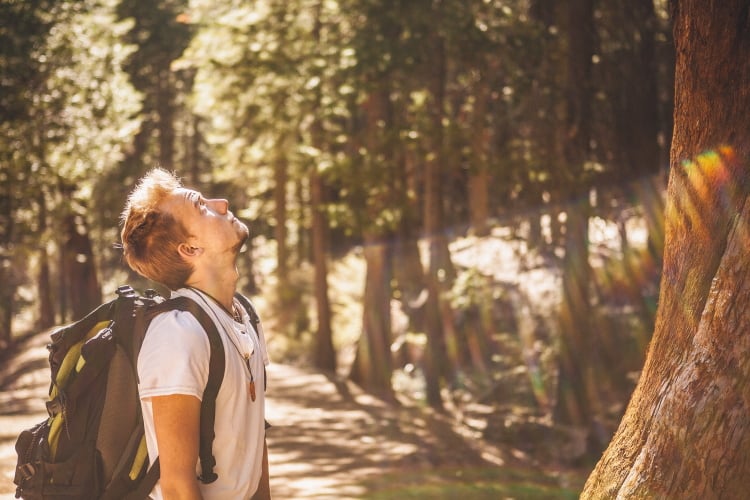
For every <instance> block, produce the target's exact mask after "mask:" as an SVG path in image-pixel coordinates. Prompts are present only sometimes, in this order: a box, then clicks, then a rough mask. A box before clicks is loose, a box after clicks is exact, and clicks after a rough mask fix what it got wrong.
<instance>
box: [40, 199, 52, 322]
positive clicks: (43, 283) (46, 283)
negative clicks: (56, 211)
mask: <svg viewBox="0 0 750 500" xmlns="http://www.w3.org/2000/svg"><path fill="white" fill-rule="evenodd" d="M38 202H39V214H38V220H39V230H38V232H39V234H40V235H44V234H45V233H46V232H47V200H46V196H45V195H44V191H43V190H39V194H38ZM40 243H41V244H40V248H39V275H38V276H37V295H38V297H39V301H38V306H39V318H38V320H37V327H38V328H40V329H43V328H49V327H51V326H53V325H54V324H55V309H54V307H53V305H52V282H51V279H50V270H49V253H48V252H47V245H46V244H45V242H44V241H42V242H40Z"/></svg>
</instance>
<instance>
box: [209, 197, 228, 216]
mask: <svg viewBox="0 0 750 500" xmlns="http://www.w3.org/2000/svg"><path fill="white" fill-rule="evenodd" d="M206 204H207V205H208V206H209V208H211V210H213V211H214V212H216V213H219V214H221V215H226V214H227V212H229V201H227V200H224V199H222V198H216V199H213V200H206Z"/></svg>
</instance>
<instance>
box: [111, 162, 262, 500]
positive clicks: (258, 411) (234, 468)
mask: <svg viewBox="0 0 750 500" xmlns="http://www.w3.org/2000/svg"><path fill="white" fill-rule="evenodd" d="M122 223H123V228H122V234H121V237H122V245H123V251H124V255H125V259H126V261H127V263H128V265H129V266H130V267H131V268H132V269H133V270H135V271H136V272H138V273H139V274H141V275H142V276H144V277H146V278H148V279H150V280H153V281H155V282H158V283H161V284H163V285H165V286H166V287H168V288H169V289H170V290H171V291H172V295H173V296H186V297H189V298H191V299H193V300H194V301H195V302H197V303H198V304H199V305H200V306H201V307H203V308H204V309H205V310H206V312H207V313H208V315H209V316H210V317H211V318H212V319H213V320H214V322H215V323H216V327H217V330H218V331H219V334H220V335H221V337H222V343H223V345H224V352H225V359H226V368H225V373H224V378H223V379H222V383H221V388H220V390H219V393H218V395H217V397H216V420H215V424H214V429H215V432H216V436H215V438H214V443H213V454H214V456H215V458H216V466H215V468H214V472H215V473H216V474H218V479H216V481H214V482H212V483H209V484H203V483H201V482H200V481H199V480H198V479H197V477H196V474H197V473H198V472H200V465H199V461H198V452H199V436H200V431H199V425H200V409H201V398H202V395H203V389H204V388H205V386H206V380H207V378H208V371H209V370H208V365H209V355H210V346H209V341H208V337H207V335H206V334H205V332H204V331H203V328H202V327H201V326H200V324H199V323H198V321H197V320H196V319H195V317H194V316H193V315H192V314H191V313H188V312H182V311H170V312H166V313H163V314H160V315H159V316H157V317H156V318H154V319H153V321H152V322H151V325H150V326H149V329H148V332H147V333H146V338H145V340H144V342H143V347H142V348H141V352H140V355H139V356H138V366H137V368H138V389H139V393H140V397H141V407H142V410H143V420H144V427H145V431H146V443H147V446H148V453H149V457H151V458H152V461H153V459H154V458H155V457H157V456H158V457H159V462H160V467H161V473H160V479H159V482H158V483H157V485H156V487H155V488H154V490H153V491H152V493H151V498H157V499H159V498H164V499H171V498H179V499H194V498H205V499H211V500H213V499H227V500H236V499H248V498H270V493H269V490H268V473H267V472H268V462H267V452H266V449H265V427H264V422H265V420H264V411H265V395H264V390H263V387H264V371H265V365H266V364H268V356H267V353H266V345H265V339H264V336H263V332H262V329H260V328H258V330H259V331H257V332H256V331H255V330H254V329H253V327H252V325H251V323H250V320H249V317H248V315H247V313H246V312H245V310H244V308H243V307H242V306H241V304H239V303H238V301H237V299H236V298H235V297H234V294H235V288H236V284H237V279H238V273H237V267H236V259H237V255H238V254H239V252H240V249H241V248H242V246H243V244H244V243H245V241H246V240H247V238H248V235H249V232H248V228H247V226H246V225H245V224H243V223H242V222H240V221H239V220H238V219H237V218H236V217H235V216H234V215H233V214H232V212H231V211H229V203H228V202H227V200H223V199H206V198H205V197H203V196H202V195H201V193H199V192H197V191H194V190H191V189H186V188H184V187H183V186H182V184H181V183H180V181H179V179H177V178H176V177H175V175H173V174H171V173H169V172H167V171H165V170H162V169H158V168H157V169H154V170H152V171H150V172H149V173H148V174H147V175H146V176H145V177H143V178H142V179H141V180H140V181H139V183H138V185H137V186H136V188H135V189H134V190H133V192H132V193H131V194H130V196H129V198H128V201H127V204H126V206H125V210H124V211H123V214H122ZM256 387H257V388H256Z"/></svg>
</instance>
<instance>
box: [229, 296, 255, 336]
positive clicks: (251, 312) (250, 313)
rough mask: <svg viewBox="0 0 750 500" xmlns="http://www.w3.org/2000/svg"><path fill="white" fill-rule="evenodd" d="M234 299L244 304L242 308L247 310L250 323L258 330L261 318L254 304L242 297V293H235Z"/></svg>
mask: <svg viewBox="0 0 750 500" xmlns="http://www.w3.org/2000/svg"><path fill="white" fill-rule="evenodd" d="M234 297H235V298H236V299H237V300H239V301H240V304H242V307H244V308H245V310H246V311H247V314H248V316H250V323H251V324H252V325H253V328H255V329H256V330H257V329H258V325H260V316H258V312H257V311H256V310H255V306H254V305H253V303H252V302H250V299H248V298H247V297H245V296H244V295H242V294H241V293H240V292H237V293H235V294H234Z"/></svg>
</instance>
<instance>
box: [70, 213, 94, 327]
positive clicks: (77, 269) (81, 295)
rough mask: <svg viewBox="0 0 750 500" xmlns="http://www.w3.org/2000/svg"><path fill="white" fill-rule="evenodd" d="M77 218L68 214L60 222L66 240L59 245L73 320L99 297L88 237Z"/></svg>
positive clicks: (88, 308) (79, 317)
mask: <svg viewBox="0 0 750 500" xmlns="http://www.w3.org/2000/svg"><path fill="white" fill-rule="evenodd" d="M78 219H79V217H76V216H75V215H70V216H68V217H67V220H66V221H65V222H64V227H65V231H66V232H65V235H66V240H65V244H64V246H63V249H62V253H63V256H64V257H63V266H64V267H63V273H64V275H65V290H64V293H65V294H66V295H67V296H68V298H69V299H70V308H71V312H72V314H73V319H74V320H78V319H81V318H83V317H84V316H85V315H86V314H88V313H89V312H91V310H93V309H94V308H95V307H96V306H98V305H99V304H100V303H101V301H102V296H101V289H100V288H99V280H98V279H97V275H96V264H95V262H94V252H93V249H92V245H91V240H90V239H89V235H88V231H87V229H86V226H85V224H84V223H83V222H82V221H79V220H78Z"/></svg>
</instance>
